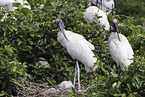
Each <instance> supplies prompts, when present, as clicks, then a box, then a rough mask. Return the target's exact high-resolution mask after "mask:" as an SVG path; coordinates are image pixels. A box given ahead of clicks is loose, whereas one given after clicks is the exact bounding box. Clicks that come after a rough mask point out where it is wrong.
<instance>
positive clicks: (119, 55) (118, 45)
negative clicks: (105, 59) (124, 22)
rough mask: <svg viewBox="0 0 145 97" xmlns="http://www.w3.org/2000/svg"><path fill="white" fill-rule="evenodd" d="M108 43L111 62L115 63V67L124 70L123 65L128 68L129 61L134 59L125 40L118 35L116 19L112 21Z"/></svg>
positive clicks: (121, 35)
mask: <svg viewBox="0 0 145 97" xmlns="http://www.w3.org/2000/svg"><path fill="white" fill-rule="evenodd" d="M108 43H109V47H110V53H111V56H112V58H113V60H114V61H115V62H116V63H117V66H121V67H122V68H123V69H124V70H125V68H124V67H123V65H122V64H123V63H124V64H125V65H126V66H127V67H128V66H129V65H130V64H131V63H132V62H133V60H131V59H132V58H134V57H133V55H134V52H133V50H132V47H131V45H130V44H129V42H128V40H127V38H126V37H125V36H124V35H123V34H120V33H118V24H117V20H116V19H114V20H113V32H112V33H111V35H110V36H109V39H108ZM127 69H128V68H127Z"/></svg>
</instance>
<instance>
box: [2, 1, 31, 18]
mask: <svg viewBox="0 0 145 97" xmlns="http://www.w3.org/2000/svg"><path fill="white" fill-rule="evenodd" d="M13 3H20V4H21V5H22V6H23V8H28V9H31V6H30V5H29V3H28V2H27V1H26V0H0V7H3V8H5V9H8V10H9V11H14V10H15V9H17V8H18V7H13ZM7 15H8V13H5V15H4V17H2V19H1V21H4V19H5V18H6V17H7Z"/></svg>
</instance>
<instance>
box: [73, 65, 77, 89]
mask: <svg viewBox="0 0 145 97" xmlns="http://www.w3.org/2000/svg"><path fill="white" fill-rule="evenodd" d="M76 76H77V65H75V76H74V88H75V82H76Z"/></svg>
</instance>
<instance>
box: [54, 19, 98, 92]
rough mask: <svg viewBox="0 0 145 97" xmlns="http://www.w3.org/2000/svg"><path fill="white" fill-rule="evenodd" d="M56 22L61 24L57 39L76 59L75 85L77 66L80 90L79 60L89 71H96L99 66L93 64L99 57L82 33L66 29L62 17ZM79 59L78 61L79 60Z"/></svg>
mask: <svg viewBox="0 0 145 97" xmlns="http://www.w3.org/2000/svg"><path fill="white" fill-rule="evenodd" d="M56 22H57V23H58V24H59V27H60V31H59V32H58V37H57V40H58V42H60V43H61V45H62V46H63V47H65V48H66V50H67V52H68V53H69V55H70V56H71V57H72V58H73V59H74V60H76V65H75V77H74V86H75V79H76V73H77V72H76V66H77V69H78V90H80V71H79V65H78V61H81V62H82V63H83V64H84V65H85V69H86V71H87V72H92V71H94V70H95V69H96V68H97V66H95V67H94V66H93V65H94V63H95V62H96V60H97V58H94V57H93V56H94V53H93V52H92V50H94V48H95V47H94V46H93V45H92V44H91V43H90V42H88V41H87V40H86V39H85V38H84V37H83V36H82V35H80V34H76V33H73V32H71V31H68V30H65V29H64V24H63V21H62V20H61V19H56ZM77 60H78V61H77Z"/></svg>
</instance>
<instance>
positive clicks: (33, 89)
mask: <svg viewBox="0 0 145 97" xmlns="http://www.w3.org/2000/svg"><path fill="white" fill-rule="evenodd" d="M10 81H11V82H12V83H14V84H16V85H18V86H20V87H22V88H23V89H28V90H33V91H36V89H29V88H28V87H24V86H22V85H20V84H18V83H16V82H14V81H12V80H10Z"/></svg>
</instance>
